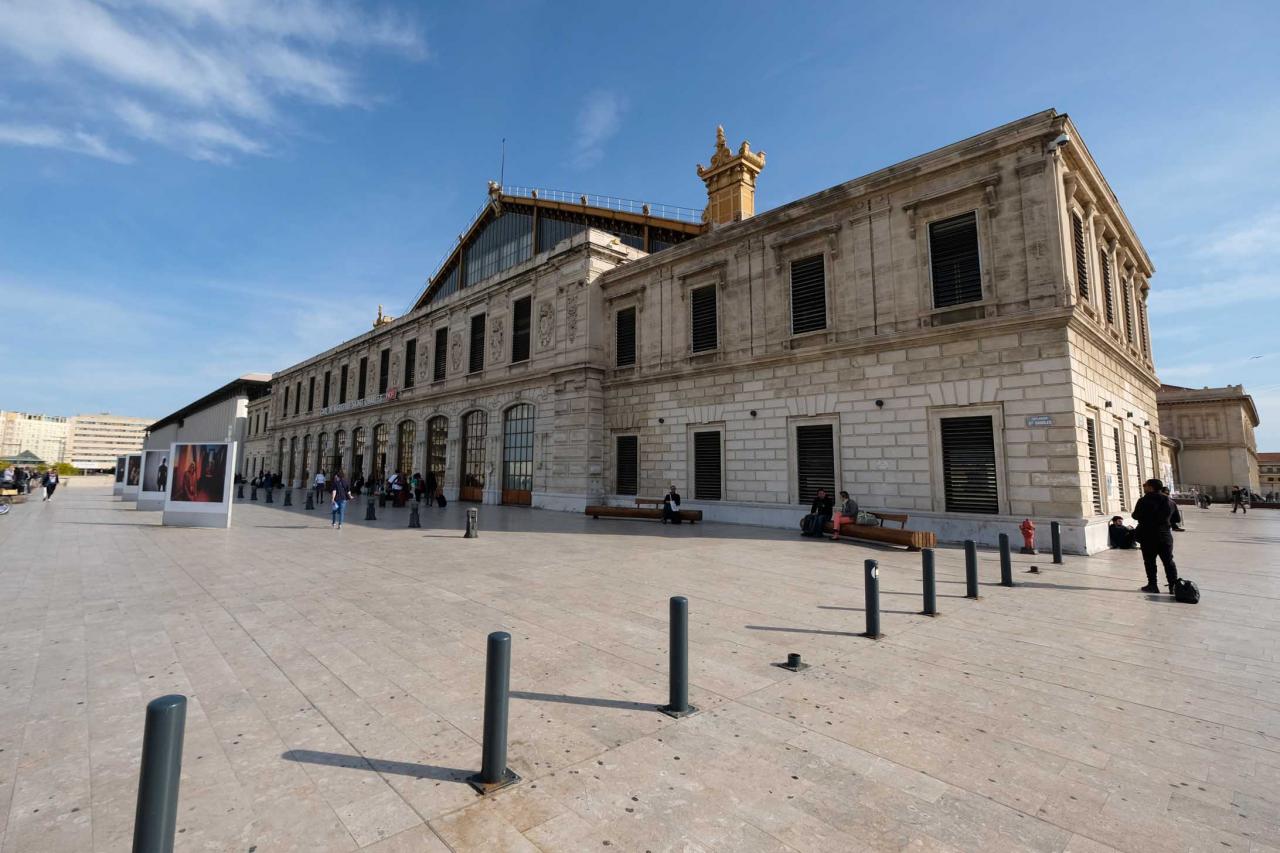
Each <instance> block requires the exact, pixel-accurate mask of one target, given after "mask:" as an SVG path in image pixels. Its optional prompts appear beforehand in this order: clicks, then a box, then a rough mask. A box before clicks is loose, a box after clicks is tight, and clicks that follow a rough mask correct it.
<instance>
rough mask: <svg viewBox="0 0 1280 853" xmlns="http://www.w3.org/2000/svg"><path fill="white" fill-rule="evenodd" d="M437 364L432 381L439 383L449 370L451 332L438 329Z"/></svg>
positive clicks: (433, 368) (433, 369) (433, 366)
mask: <svg viewBox="0 0 1280 853" xmlns="http://www.w3.org/2000/svg"><path fill="white" fill-rule="evenodd" d="M435 359H436V363H435V364H434V365H432V374H431V379H432V381H433V382H439V381H441V380H443V379H444V377H445V373H446V371H448V369H449V330H448V329H436V354H435Z"/></svg>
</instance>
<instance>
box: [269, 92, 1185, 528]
mask: <svg viewBox="0 0 1280 853" xmlns="http://www.w3.org/2000/svg"><path fill="white" fill-rule="evenodd" d="M764 166H765V158H764V155H763V153H757V152H754V151H752V150H751V148H750V146H749V145H748V144H747V143H743V144H742V145H741V146H739V147H738V148H737V149H733V148H730V147H729V146H728V144H727V142H726V139H725V137H724V135H723V133H722V132H721V133H719V134H718V137H717V140H716V147H715V150H714V152H713V154H712V159H711V161H710V164H709V165H708V166H706V167H703V166H699V167H698V174H699V177H700V178H701V179H702V180H703V182H704V183H705V185H706V189H707V206H706V208H705V210H704V211H701V212H695V211H688V210H681V209H678V208H660V207H657V206H650V205H639V204H629V203H624V202H619V201H618V200H614V199H602V198H598V197H592V196H570V195H566V194H555V193H549V192H546V191H543V192H538V191H533V190H523V189H518V188H503V187H499V186H496V185H491V186H490V191H489V199H488V203H487V204H486V206H485V208H484V209H483V210H482V212H481V213H480V215H479V216H477V218H476V219H475V221H474V222H473V223H472V224H471V226H470V227H469V228H468V230H467V231H466V232H465V233H464V234H463V236H462V237H461V238H460V240H459V242H458V245H457V246H456V248H455V249H454V251H453V252H452V253H450V255H449V256H448V257H447V258H446V259H445V261H444V262H443V263H442V264H441V266H440V268H439V270H438V271H437V272H436V273H435V274H434V275H433V276H432V277H431V279H430V281H429V283H428V285H427V287H426V289H425V290H424V291H423V292H422V293H421V294H420V295H419V297H418V298H417V300H416V301H415V303H414V306H413V308H412V309H411V310H410V311H409V312H408V313H406V314H405V315H404V316H402V317H397V318H390V317H384V316H382V315H381V312H379V317H378V319H377V320H376V321H375V323H374V327H373V328H372V329H371V330H370V331H368V332H366V333H365V334H363V335H361V336H359V337H357V338H355V339H353V340H350V341H346V342H344V343H342V344H340V345H338V346H335V347H334V348H332V349H330V350H327V351H325V352H323V353H320V354H318V355H316V356H314V357H313V358H310V359H307V360H305V361H303V362H301V363H299V364H296V365H293V366H292V367H289V368H288V369H286V370H283V371H280V372H278V373H276V374H274V376H273V378H272V390H271V394H270V396H269V398H268V399H267V400H266V401H265V402H258V403H257V406H256V407H255V408H258V407H261V408H262V409H263V410H264V417H263V421H264V422H266V426H265V427H264V428H263V429H262V430H261V431H260V432H258V433H254V434H253V436H252V438H251V443H253V444H254V447H255V448H257V450H256V451H255V453H254V455H246V456H245V457H244V462H245V465H246V470H245V471H244V473H246V475H252V474H253V473H257V471H259V470H278V471H280V472H282V474H283V475H284V476H285V478H286V479H287V480H291V481H294V482H297V483H301V482H304V481H306V480H307V479H308V478H309V477H310V476H312V475H313V474H314V472H315V471H316V470H317V469H321V470H325V471H331V470H333V469H335V468H340V469H342V470H344V471H346V472H348V474H350V473H351V472H353V471H355V472H360V473H362V474H363V475H364V476H365V477H370V476H372V477H374V478H381V477H385V475H386V474H387V473H389V472H391V471H394V470H400V471H401V472H403V473H405V474H408V473H413V472H421V473H426V471H427V470H429V469H430V470H433V471H435V473H436V475H437V478H438V479H439V480H440V482H442V483H443V485H444V490H445V494H446V496H448V497H449V498H450V499H452V500H464V501H481V502H485V503H505V504H514V505H531V506H539V507H546V508H552V509H561V510H571V511H572V510H576V511H581V509H582V508H583V507H584V506H585V505H587V504H591V503H600V502H616V503H629V502H630V501H631V500H632V499H633V497H634V496H649V497H654V496H659V495H661V493H662V492H663V491H665V489H666V487H667V486H668V485H670V484H675V485H676V486H677V488H678V489H679V490H680V491H681V493H682V494H683V495H684V497H685V500H686V506H690V507H693V508H697V509H701V510H703V512H704V516H705V517H706V518H708V519H711V520H724V521H736V522H747V523H761V524H775V525H786V526H790V525H792V524H794V523H795V522H796V520H797V519H798V518H799V517H800V515H802V514H803V512H804V511H805V509H806V508H807V506H808V503H809V502H810V501H811V500H812V498H813V495H814V493H815V492H816V490H817V489H818V488H820V487H822V488H826V489H828V490H829V491H830V490H840V489H844V490H847V491H849V492H850V493H851V494H852V495H853V496H854V497H855V498H856V499H857V500H858V501H859V502H860V503H861V504H862V506H863V507H864V508H867V509H884V510H889V511H898V512H906V513H908V514H910V516H911V522H910V526H911V527H913V528H922V529H929V530H933V531H935V532H937V533H938V534H939V536H940V537H941V538H943V539H944V540H950V541H954V540H959V539H964V538H975V539H977V540H979V541H982V542H994V541H995V538H996V536H997V534H998V533H999V532H1012V530H1013V528H1014V527H1015V526H1016V525H1017V524H1018V523H1020V522H1021V521H1022V520H1023V519H1024V518H1031V519H1033V520H1034V521H1036V522H1037V523H1038V524H1039V523H1043V522H1048V521H1049V520H1057V521H1060V522H1062V524H1063V527H1064V542H1065V545H1066V547H1067V548H1068V549H1069V550H1073V551H1077V552H1092V551H1096V550H1100V549H1101V548H1104V547H1106V531H1105V525H1106V519H1107V518H1108V517H1109V516H1110V515H1112V514H1116V513H1119V512H1121V511H1123V510H1126V509H1127V508H1128V507H1131V506H1132V503H1133V501H1134V500H1136V498H1137V496H1138V495H1139V494H1140V491H1141V485H1140V484H1141V481H1142V480H1144V479H1145V478H1147V477H1151V476H1159V475H1160V474H1161V473H1162V472H1164V471H1167V470H1169V462H1170V460H1169V457H1168V450H1167V448H1168V446H1169V445H1168V443H1167V442H1165V441H1163V440H1162V437H1161V435H1160V432H1159V419H1158V417H1157V414H1156V401H1155V394H1156V391H1157V389H1158V388H1159V382H1158V380H1157V379H1156V375H1155V370H1154V365H1153V362H1152V356H1151V340H1150V330H1149V327H1148V318H1147V311H1146V304H1147V293H1148V289H1149V280H1150V278H1151V276H1152V274H1153V272H1154V270H1153V268H1152V264H1151V261H1150V259H1149V258H1148V256H1147V254H1146V252H1145V250H1144V249H1143V247H1142V245H1141V243H1140V241H1139V240H1138V237H1137V236H1136V234H1135V233H1134V231H1133V229H1132V227H1131V225H1130V223H1129V222H1128V220H1127V218H1126V217H1125V215H1124V212H1123V210H1122V209H1121V207H1120V205H1119V203H1118V201H1117V200H1116V198H1115V196H1114V194H1113V193H1112V191H1111V189H1110V188H1109V187H1108V185H1107V183H1106V180H1105V178H1104V177H1103V175H1102V173H1101V171H1100V169H1099V168H1098V166H1097V164H1096V163H1095V162H1094V160H1093V158H1092V156H1091V155H1090V154H1089V151H1088V149H1087V148H1086V147H1085V145H1084V143H1083V141H1082V139H1081V137H1080V135H1079V132H1078V131H1077V129H1076V128H1075V127H1074V125H1073V124H1072V122H1071V121H1070V119H1069V118H1068V117H1067V116H1066V115H1063V114H1059V113H1057V112H1055V111H1052V110H1048V111H1045V112H1042V113H1038V114H1036V115H1032V116H1028V117H1027V118H1024V119H1021V120H1019V121H1016V122H1012V123H1010V124H1008V125H1005V126H1002V127H999V128H995V129H993V130H991V131H988V132H986V133H983V134H980V135H978V136H975V137H973V138H970V139H967V140H963V141H961V142H957V143H955V144H953V145H949V146H947V147H945V148H942V149H939V150H936V151H932V152H930V153H927V154H924V155H922V156H920V157H916V158H913V159H911V160H908V161H906V162H903V163H900V164H897V165H894V166H890V167H888V168H885V169H882V170H880V171H877V172H874V173H872V174H869V175H866V176H863V177H861V178H857V179H854V180H852V181H849V182H847V183H843V184H840V185H838V186H835V187H832V188H830V189H827V190H824V191H822V192H820V193H817V194H815V195H812V196H809V197H807V198H803V199H800V200H798V201H795V202H792V203H789V204H786V205H783V206H781V207H778V208H775V209H772V210H769V211H767V212H764V213H761V214H759V215H756V214H755V211H754V198H755V186H756V180H757V178H758V176H759V175H760V174H761V172H762V171H763V169H764ZM250 414H251V415H252V414H253V411H251V412H250ZM250 422H251V423H252V422H253V418H252V417H251V418H250ZM252 429H253V428H252V427H250V430H251V432H252ZM255 465H256V466H257V467H253V466H255Z"/></svg>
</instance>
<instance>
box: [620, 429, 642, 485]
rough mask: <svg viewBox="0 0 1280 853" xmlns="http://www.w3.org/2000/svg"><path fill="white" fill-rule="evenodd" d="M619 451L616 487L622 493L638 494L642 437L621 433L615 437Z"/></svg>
mask: <svg viewBox="0 0 1280 853" xmlns="http://www.w3.org/2000/svg"><path fill="white" fill-rule="evenodd" d="M615 444H616V447H617V452H616V453H615V458H616V462H617V477H616V487H617V490H618V494H620V495H634V494H637V493H638V491H639V488H640V437H639V436H638V435H620V436H618V437H617V438H616V439H615Z"/></svg>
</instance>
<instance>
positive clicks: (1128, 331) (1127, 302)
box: [1121, 281, 1133, 343]
mask: <svg viewBox="0 0 1280 853" xmlns="http://www.w3.org/2000/svg"><path fill="white" fill-rule="evenodd" d="M1121 296H1122V298H1123V299H1124V336H1125V338H1126V339H1127V340H1128V341H1129V343H1133V300H1132V299H1130V293H1129V282H1127V281H1126V282H1125V283H1124V288H1123V289H1122V291H1121Z"/></svg>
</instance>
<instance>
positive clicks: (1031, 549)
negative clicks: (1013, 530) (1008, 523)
mask: <svg viewBox="0 0 1280 853" xmlns="http://www.w3.org/2000/svg"><path fill="white" fill-rule="evenodd" d="M1018 529H1019V530H1021V531H1022V552H1021V553H1023V554H1034V553H1035V552H1036V526H1035V524H1033V523H1032V522H1031V519H1029V518H1024V519H1023V520H1022V523H1021V524H1019V525H1018Z"/></svg>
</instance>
